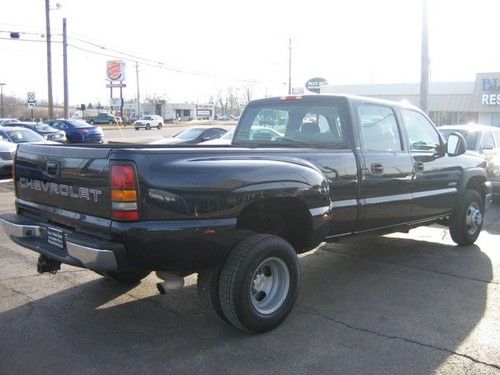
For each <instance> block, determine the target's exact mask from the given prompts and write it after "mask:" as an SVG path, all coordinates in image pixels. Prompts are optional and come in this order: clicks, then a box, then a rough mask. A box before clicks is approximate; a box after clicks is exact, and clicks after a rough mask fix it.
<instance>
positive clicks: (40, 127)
mask: <svg viewBox="0 0 500 375" xmlns="http://www.w3.org/2000/svg"><path fill="white" fill-rule="evenodd" d="M35 129H36V130H38V131H39V132H53V131H54V128H53V127H52V126H49V125H47V124H36V125H35Z"/></svg>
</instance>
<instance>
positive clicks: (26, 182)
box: [18, 177, 102, 202]
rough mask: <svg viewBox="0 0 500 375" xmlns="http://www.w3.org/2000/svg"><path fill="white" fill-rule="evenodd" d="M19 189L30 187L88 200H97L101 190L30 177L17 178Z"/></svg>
mask: <svg viewBox="0 0 500 375" xmlns="http://www.w3.org/2000/svg"><path fill="white" fill-rule="evenodd" d="M18 186H19V188H21V189H31V190H36V191H43V192H45V193H49V194H55V195H60V196H63V197H71V198H77V199H86V200H88V201H90V200H93V201H94V202H97V201H98V200H99V196H100V195H101V194H102V191H100V190H97V189H89V188H86V187H81V186H71V185H65V184H56V183H55V182H44V181H40V180H35V179H31V178H23V177H21V178H20V179H19V183H18Z"/></svg>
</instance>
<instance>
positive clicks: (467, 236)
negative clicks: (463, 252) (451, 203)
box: [450, 190, 484, 246]
mask: <svg viewBox="0 0 500 375" xmlns="http://www.w3.org/2000/svg"><path fill="white" fill-rule="evenodd" d="M483 216H484V203H483V200H482V198H481V195H479V193H478V192H477V191H475V190H466V191H465V194H464V196H463V199H462V200H461V201H460V203H459V206H457V207H456V208H455V210H454V211H453V213H452V215H451V216H450V236H451V238H452V240H453V241H454V242H455V243H456V244H457V245H458V246H467V245H472V244H473V243H474V242H475V241H476V240H477V238H478V237H479V234H480V233H481V228H482V226H483Z"/></svg>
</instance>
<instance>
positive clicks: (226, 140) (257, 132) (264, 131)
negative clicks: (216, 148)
mask: <svg viewBox="0 0 500 375" xmlns="http://www.w3.org/2000/svg"><path fill="white" fill-rule="evenodd" d="M234 130H235V129H231V130H229V131H228V132H227V133H226V134H224V135H223V136H222V137H220V138H219V139H213V140H211V141H205V142H202V143H200V145H203V146H207V145H230V144H231V142H232V140H233V136H234ZM280 137H283V134H282V133H280V132H278V131H276V130H274V129H272V128H268V127H265V126H257V125H256V126H253V127H252V129H251V130H250V139H251V140H252V141H257V140H261V141H268V140H274V139H277V138H280Z"/></svg>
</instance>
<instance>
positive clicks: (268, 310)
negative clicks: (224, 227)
mask: <svg viewBox="0 0 500 375" xmlns="http://www.w3.org/2000/svg"><path fill="white" fill-rule="evenodd" d="M299 284H300V267H299V262H298V258H297V254H296V253H295V250H294V249H293V247H292V246H291V245H290V244H289V243H288V242H287V241H285V240H284V239H282V238H280V237H277V236H273V235H269V234H253V235H251V236H249V237H247V238H245V239H244V240H243V241H241V242H240V243H239V244H238V245H237V246H236V247H235V248H234V249H233V250H232V252H231V253H230V254H229V257H228V259H227V260H226V263H225V265H224V267H223V268H222V272H221V275H220V281H219V300H220V304H221V308H222V312H223V313H224V316H225V317H226V318H227V320H228V321H229V322H230V323H232V324H233V325H234V326H236V327H238V328H240V329H242V330H245V331H248V332H253V333H258V332H266V331H270V330H272V329H274V328H276V327H277V326H279V325H280V324H281V323H282V322H283V321H284V320H285V318H286V317H287V315H288V314H289V313H290V311H291V310H292V307H293V305H294V303H295V300H296V298H297V294H298V290H299Z"/></svg>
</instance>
